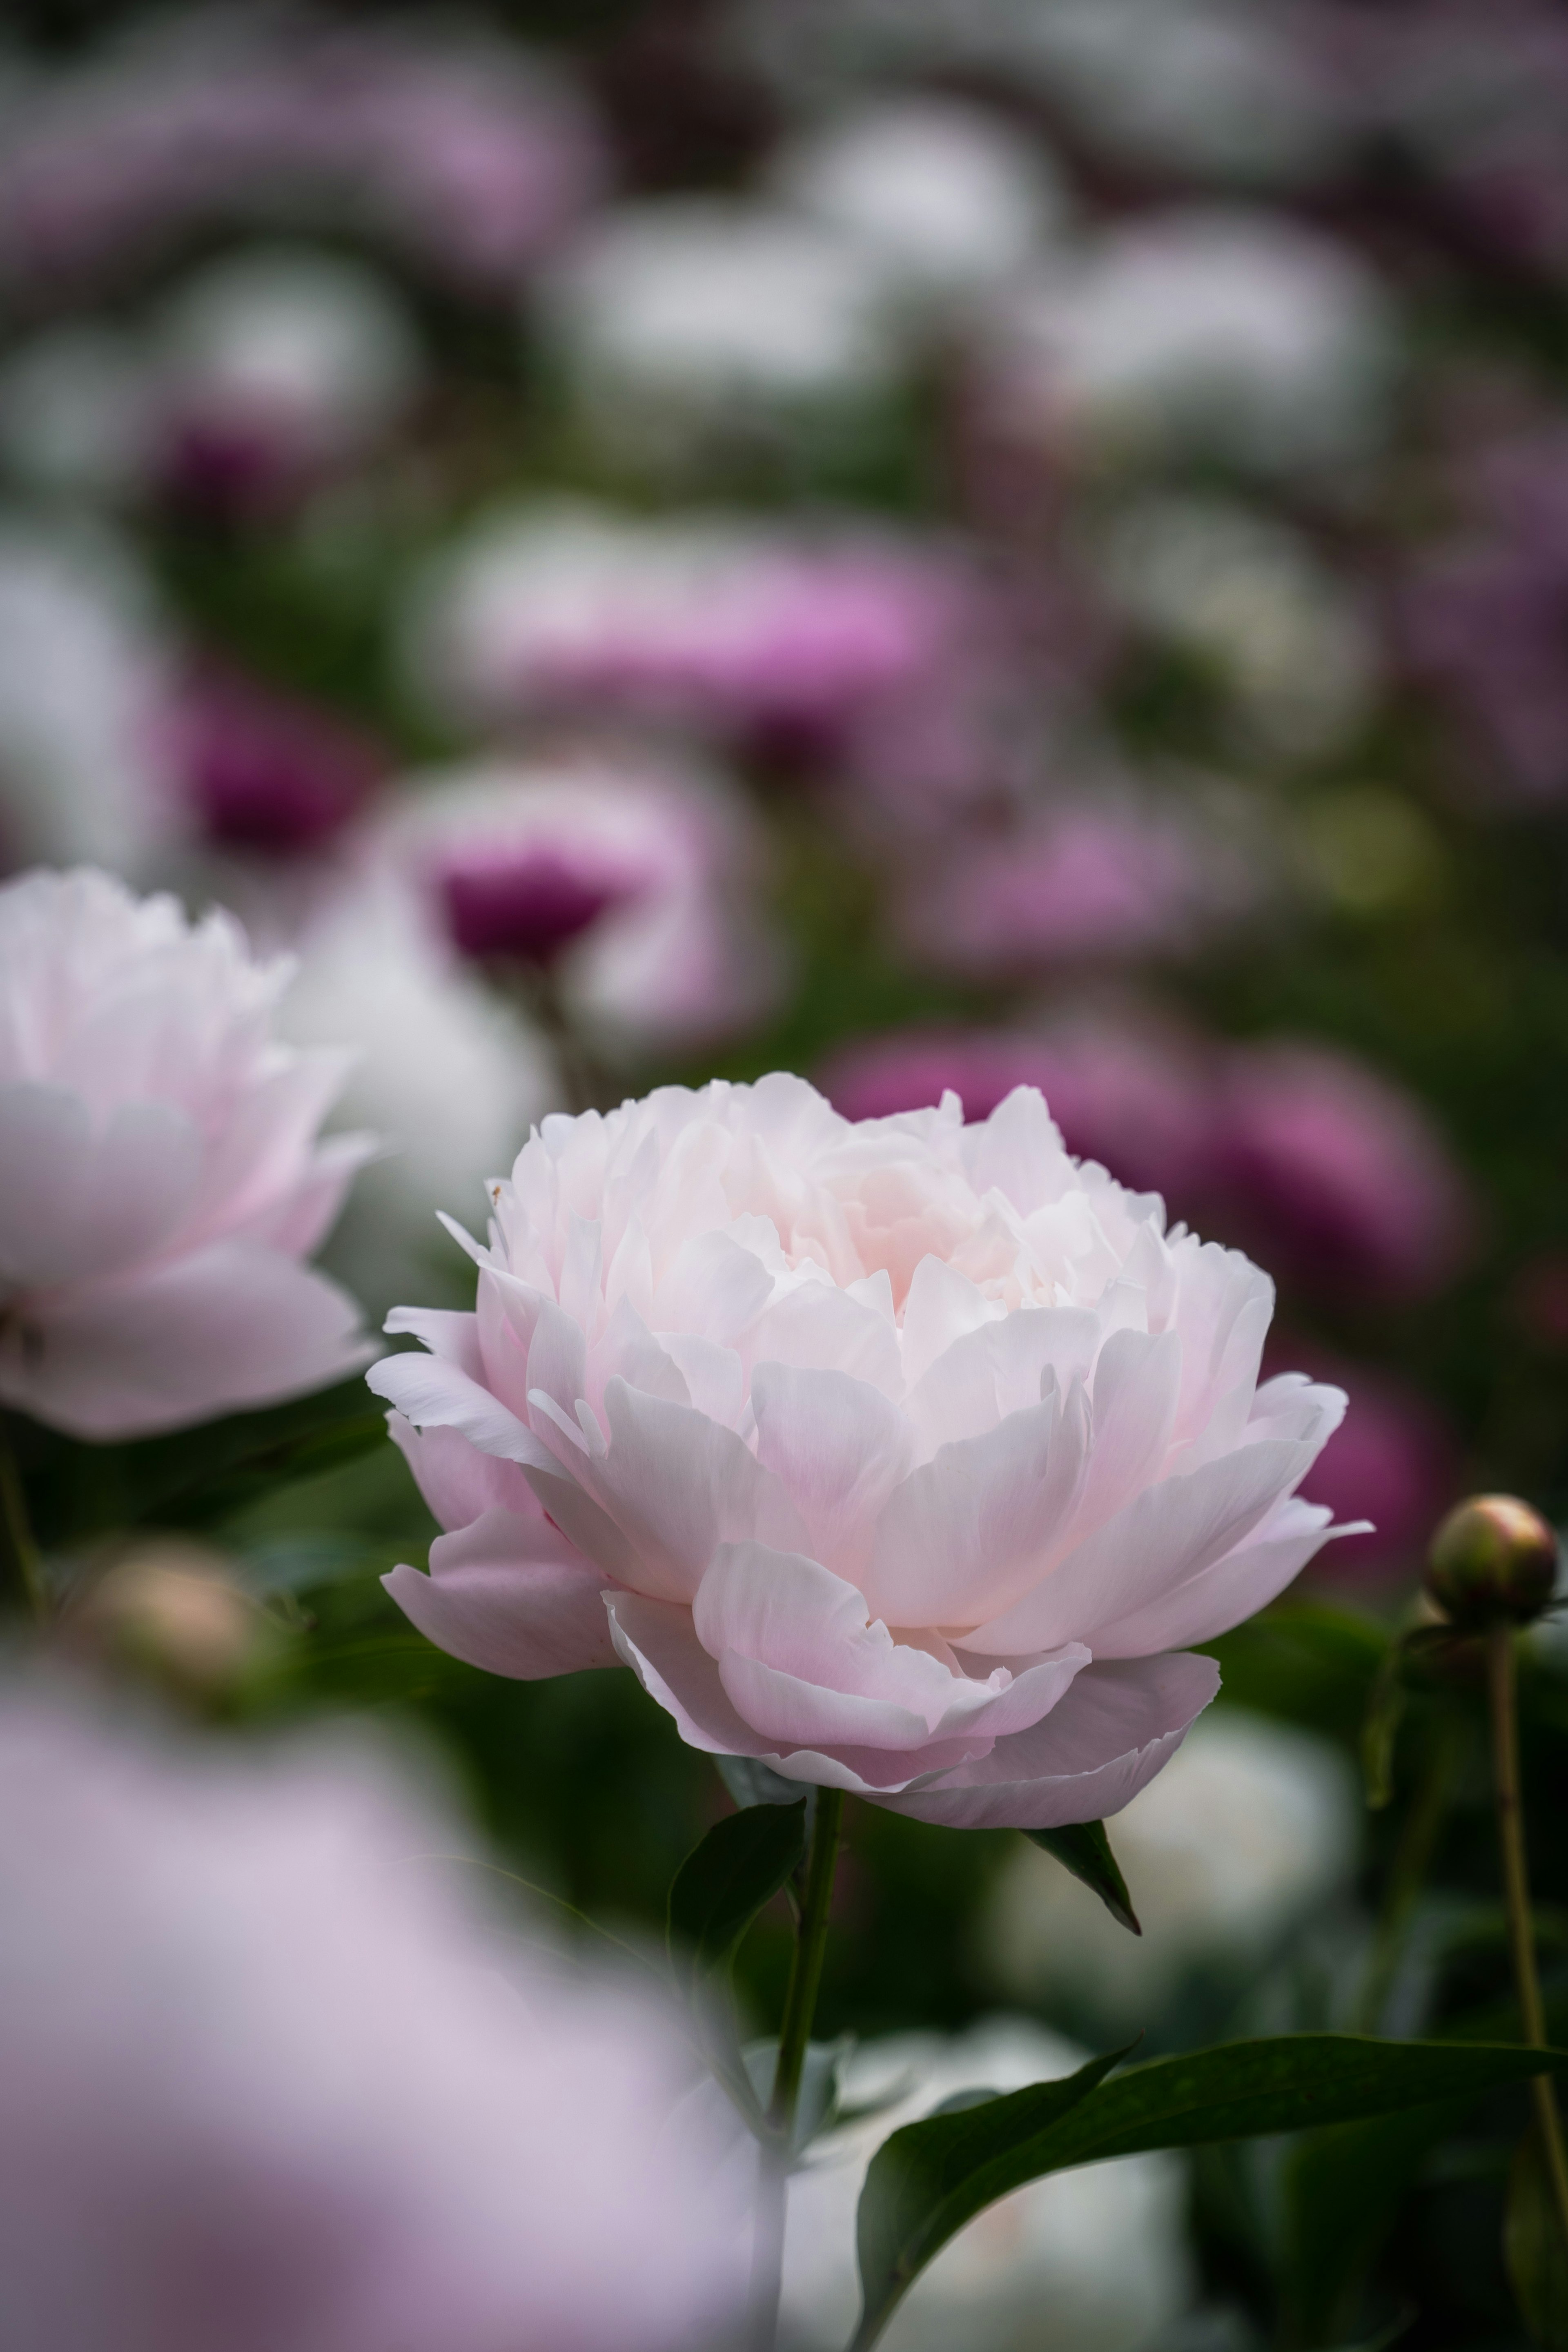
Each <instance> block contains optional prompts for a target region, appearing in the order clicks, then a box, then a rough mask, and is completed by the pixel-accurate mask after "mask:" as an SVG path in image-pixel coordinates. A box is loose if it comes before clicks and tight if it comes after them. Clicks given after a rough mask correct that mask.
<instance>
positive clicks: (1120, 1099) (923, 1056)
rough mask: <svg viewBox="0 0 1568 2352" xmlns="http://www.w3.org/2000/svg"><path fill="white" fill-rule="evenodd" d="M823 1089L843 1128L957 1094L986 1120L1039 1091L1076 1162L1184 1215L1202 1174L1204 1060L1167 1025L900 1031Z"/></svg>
mask: <svg viewBox="0 0 1568 2352" xmlns="http://www.w3.org/2000/svg"><path fill="white" fill-rule="evenodd" d="M820 1083H821V1086H822V1089H823V1092H824V1093H825V1094H826V1096H827V1097H828V1098H829V1100H830V1101H831V1102H832V1103H833V1105H834V1107H835V1108H836V1109H837V1110H839V1111H841V1112H842V1113H843V1115H844V1117H845V1118H888V1117H889V1116H890V1115H891V1114H893V1113H895V1112H898V1111H906V1110H922V1109H924V1108H927V1107H928V1106H934V1105H935V1104H937V1103H939V1102H940V1101H941V1100H942V1096H943V1094H944V1093H945V1092H946V1091H947V1089H948V1088H949V1087H951V1088H952V1091H953V1093H954V1094H956V1095H957V1096H958V1097H959V1098H960V1099H961V1101H962V1102H963V1108H964V1115H965V1117H966V1118H989V1116H990V1114H991V1112H992V1111H993V1110H994V1108H995V1107H996V1105H997V1104H998V1103H999V1102H1001V1101H1003V1100H1004V1099H1005V1097H1006V1096H1007V1095H1009V1094H1010V1093H1011V1092H1012V1090H1013V1088H1014V1087H1038V1088H1039V1090H1040V1092H1041V1093H1042V1094H1043V1095H1044V1096H1045V1097H1046V1100H1047V1103H1048V1104H1049V1106H1050V1111H1051V1117H1052V1118H1054V1119H1055V1120H1056V1123H1057V1125H1058V1127H1059V1128H1060V1129H1061V1131H1062V1140H1063V1142H1064V1143H1065V1144H1066V1145H1067V1148H1068V1150H1069V1151H1070V1152H1072V1153H1074V1154H1075V1155H1076V1156H1077V1157H1078V1158H1079V1159H1083V1160H1098V1161H1099V1163H1100V1166H1101V1167H1103V1168H1106V1169H1109V1170H1110V1173H1111V1174H1112V1175H1113V1176H1114V1177H1115V1178H1116V1179H1117V1180H1118V1181H1119V1182H1121V1183H1123V1184H1131V1185H1132V1186H1133V1187H1134V1188H1135V1189H1136V1190H1138V1191H1141V1192H1142V1191H1147V1192H1160V1193H1161V1194H1162V1195H1163V1196H1164V1197H1165V1198H1166V1199H1167V1200H1168V1201H1169V1202H1172V1203H1173V1204H1175V1205H1176V1207H1177V1209H1178V1211H1179V1209H1180V1205H1181V1204H1182V1202H1184V1201H1185V1200H1187V1199H1188V1198H1190V1197H1191V1196H1192V1195H1193V1194H1194V1192H1195V1191H1196V1190H1197V1187H1198V1185H1199V1184H1200V1183H1201V1181H1202V1180H1203V1175H1204V1171H1205V1165H1206V1156H1207V1151H1208V1147H1209V1139H1210V1129H1211V1120H1210V1108H1209V1100H1208V1096H1209V1084H1210V1074H1209V1069H1208V1065H1207V1061H1206V1057H1205V1054H1204V1051H1203V1049H1202V1047H1201V1045H1199V1044H1198V1042H1197V1041H1196V1040H1194V1039H1193V1038H1191V1037H1189V1036H1188V1035H1187V1034H1186V1033H1185V1032H1184V1031H1183V1030H1181V1029H1179V1028H1173V1027H1171V1026H1168V1025H1159V1024H1140V1023H1136V1022H1131V1021H1116V1020H1111V1019H1108V1018H1100V1017H1097V1016H1095V1015H1092V1014H1089V1015H1085V1016H1082V1017H1080V1018H1078V1019H1075V1020H1072V1021H1068V1022H1058V1023H1055V1024H1051V1025H1050V1026H1049V1027H1047V1028H1046V1029H1043V1030H1039V1031H1031V1030H1024V1029H1015V1030H1005V1029H994V1030H987V1029H946V1030H942V1029H929V1030H928V1029H903V1030H894V1031H892V1032H891V1033H890V1034H888V1035H886V1036H883V1037H873V1038H864V1039H861V1040H858V1042H857V1043H856V1044H854V1045H847V1046H843V1047H841V1048H840V1049H839V1051H838V1052H837V1054H835V1055H833V1057H832V1059H831V1060H830V1061H829V1062H828V1063H827V1065H826V1067H825V1068H824V1070H823V1071H822V1073H821V1076H820Z"/></svg>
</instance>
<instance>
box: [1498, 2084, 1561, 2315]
mask: <svg viewBox="0 0 1568 2352" xmlns="http://www.w3.org/2000/svg"><path fill="white" fill-rule="evenodd" d="M1502 2250H1503V2262H1504V2264H1505V2266H1506V2268H1507V2271H1508V2279H1509V2284H1510V2286H1511V2287H1512V2289H1513V2292H1514V2299H1515V2301H1516V2302H1517V2303H1518V2305H1519V2309H1520V2316H1521V2318H1522V2319H1523V2321H1524V2324H1525V2326H1526V2327H1528V2329H1529V2330H1530V2333H1531V2337H1532V2338H1533V2340H1534V2341H1535V2342H1536V2343H1537V2344H1542V2345H1544V2346H1545V2347H1546V2352H1568V2245H1565V2244H1564V2242H1563V2222H1562V2219H1561V2217H1560V2215H1559V2214H1558V2211H1557V2205H1556V2200H1555V2199H1554V2198H1553V2196H1552V2181H1551V2179H1550V2176H1549V2174H1548V2172H1547V2168H1546V2160H1545V2158H1544V2156H1543V2154H1542V2147H1541V2137H1540V2133H1539V2131H1538V2129H1537V2126H1536V2124H1535V2121H1534V2119H1533V2117H1532V2118H1531V2126H1530V2128H1529V2130H1528V2131H1527V2132H1526V2133H1525V2135H1524V2137H1523V2138H1522V2139H1521V2141H1520V2143H1519V2146H1518V2147H1517V2148H1516V2149H1515V2151H1514V2158H1513V2162H1512V2164H1511V2165H1510V2168H1509V2175H1508V2201H1507V2203H1506V2205H1505V2206H1504V2208H1503V2224H1502Z"/></svg>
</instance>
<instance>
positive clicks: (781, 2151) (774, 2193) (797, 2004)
mask: <svg viewBox="0 0 1568 2352" xmlns="http://www.w3.org/2000/svg"><path fill="white" fill-rule="evenodd" d="M843 1818H844V1791H843V1790H842V1789H818V1790H817V1792H816V1824H815V1827H814V1828H813V1831H812V1838H811V1851H810V1853H808V1855H807V1856H806V1864H805V1888H804V1890H803V1892H802V1895H801V1899H800V1916H799V1919H798V1922H797V1924H796V1928H795V1957H794V1958H793V1960H792V1961H791V1963H790V1972H789V1989H788V1990H787V1991H786V1993H785V1995H784V2019H783V2022H782V2023H781V2025H780V2027H779V2054H778V2061H777V2063H776V2064H775V2066H774V2068H773V2096H772V2098H771V2100H770V2101H769V2103H768V2116H767V2130H766V2135H765V2137H764V2138H763V2147H762V2156H761V2162H760V2165H759V2169H758V2184H757V2232H756V2240H755V2244H754V2248H753V2253H752V2327H751V2352H773V2347H774V2345H775V2344H776V2343H777V2341H778V2324H779V2295H780V2293H781V2290H782V2287H783V2284H784V2206H785V2200H786V2194H787V2189H788V2183H789V2170H790V2159H791V2158H792V2156H793V2154H794V2146H795V2114H796V2110H797V2109H798V2107H799V2105H800V2085H801V2078H802V2076H803V2074H805V2053H806V2052H807V2050H808V2049H809V2048H810V2046H811V2027H812V2021H813V2019H814V2018H815V2017H816V1996H817V1992H818V1990H819V1989H820V1987H821V1984H822V1963H823V1960H824V1958H825V1957H826V1951H827V1925H828V1914H829V1912H830V1910H831V1908H832V1904H833V1881H834V1875H835V1873H836V1871H837V1864H838V1842H839V1832H840V1828H841V1824H842V1822H843Z"/></svg>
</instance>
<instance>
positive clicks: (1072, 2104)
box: [851, 2033, 1568, 2352]
mask: <svg viewBox="0 0 1568 2352" xmlns="http://www.w3.org/2000/svg"><path fill="white" fill-rule="evenodd" d="M1124 2054H1125V2053H1115V2054H1113V2055H1111V2056H1110V2057H1109V2058H1103V2059H1095V2060H1091V2061H1090V2063H1089V2065H1087V2066H1085V2067H1083V2068H1081V2069H1080V2070H1079V2073H1078V2074H1075V2075H1071V2076H1069V2077H1068V2079H1067V2081H1066V2082H1060V2083H1042V2084H1035V2085H1033V2086H1032V2087H1031V2088H1029V2089H1027V2090H1024V2091H1016V2092H1014V2093H1012V2094H1011V2095H1009V2096H1007V2097H1005V2098H998V2099H993V2100H989V2101H987V2102H986V2103H984V2105H980V2106H977V2107H973V2108H972V2109H970V2110H969V2112H968V2113H967V2114H963V2115H958V2116H952V2115H949V2116H928V2117H927V2118H926V2119H925V2121H923V2122H921V2123H918V2124H910V2125H906V2126H905V2127H904V2129H903V2130H901V2131H897V2132H895V2133H894V2134H893V2135H892V2137H891V2138H890V2139H889V2140H888V2141H887V2142H886V2143H885V2145H884V2146H883V2147H881V2148H879V2150H878V2153H877V2155H876V2156H875V2157H874V2158H873V2159H872V2162H871V2167H870V2170H869V2171H868V2174H867V2178H866V2186H865V2189H864V2190H863V2191H862V2193H861V2199H860V2210H859V2217H858V2251H859V2258H860V2277H861V2284H862V2290H863V2294H864V2298H865V2300H864V2310H863V2315H862V2318H861V2322H860V2326H859V2328H858V2332H857V2334H856V2336H855V2338H854V2343H853V2345H852V2347H851V2352H865V2347H868V2346H869V2345H871V2344H874V2343H875V2342H876V2340H877V2337H878V2336H879V2335H880V2333H881V2331H882V2328H883V2326H885V2325H886V2322H887V2320H888V2318H889V2315H890V2314H891V2313H892V2311H893V2309H894V2307H895V2305H897V2303H898V2302H899V2300H900V2297H901V2296H902V2294H904V2293H905V2291H906V2290H907V2289H908V2287H909V2286H910V2284H911V2282H912V2281H913V2280H914V2279H915V2278H916V2277H917V2276H918V2275H919V2273H920V2272H921V2271H922V2270H923V2269H924V2267H925V2265H926V2264H927V2263H929V2262H930V2261H931V2258H932V2256H933V2255H934V2254H936V2253H938V2252H940V2251H941V2249H942V2247H943V2246H944V2245H945V2244H946V2243H947V2242H948V2240H949V2239H950V2238H952V2236H953V2235H954V2234H955V2233H956V2232H957V2231H959V2230H961V2229H962V2228H963V2224H964V2223H965V2222H966V2221H970V2220H972V2219H973V2216H974V2215H975V2214H976V2213H978V2212H981V2211H983V2210H984V2208H985V2207H986V2206H988V2205H991V2204H994V2202H995V2200H997V2199H998V2198H999V2197H1005V2196H1006V2195H1007V2194H1008V2193H1009V2192H1010V2191H1011V2190H1012V2189H1018V2188H1021V2187H1022V2186H1023V2185H1024V2183H1025V2182H1026V2181H1030V2180H1037V2179H1041V2178H1042V2177H1043V2176H1044V2175H1045V2174H1047V2173H1049V2172H1058V2171H1062V2170H1065V2169H1067V2168H1069V2167H1071V2166H1074V2165H1079V2164H1091V2163H1096V2162H1099V2161H1100V2159H1101V2158H1105V2157H1111V2156H1131V2155H1135V2154H1138V2153H1140V2152H1141V2151H1142V2150H1144V2149H1147V2148H1163V2147H1196V2146H1198V2145H1200V2144H1202V2143H1204V2142H1205V2141H1213V2140H1226V2139H1245V2138H1253V2137H1259V2136H1263V2135H1273V2134H1276V2133H1281V2132H1291V2131H1300V2130H1303V2129H1305V2128H1307V2127H1309V2126H1326V2125H1331V2124H1342V2123H1350V2122H1353V2121H1356V2120H1358V2119H1360V2118H1363V2117H1370V2116H1378V2115H1387V2114H1391V2113H1394V2112H1396V2111H1398V2110H1400V2109H1403V2108H1408V2107H1416V2106H1432V2105H1437V2104H1438V2103H1440V2102H1442V2101H1445V2100H1450V2099H1452V2100H1459V2099H1474V2098H1479V2097H1480V2096H1481V2095H1483V2094H1484V2093H1486V2092H1488V2091H1492V2090H1496V2089H1499V2088H1500V2087H1501V2086H1503V2085H1505V2084H1512V2083H1519V2082H1523V2081H1525V2080H1527V2079H1528V2078H1529V2077H1530V2076H1531V2074H1537V2073H1539V2072H1540V2071H1541V2067H1542V2054H1543V2053H1541V2052H1540V2051H1535V2050H1529V2049H1524V2048H1521V2047H1518V2046H1512V2047H1505V2048H1499V2047H1496V2046H1494V2045H1490V2044H1487V2045H1480V2044H1474V2043H1471V2044H1459V2043H1444V2042H1374V2041H1371V2040H1365V2039H1363V2038H1361V2037H1359V2036H1356V2035H1351V2034H1332V2033H1300V2034H1287V2035H1282V2036H1279V2037H1276V2038H1273V2039H1270V2040H1267V2041H1260V2042H1231V2043H1229V2044H1227V2045H1225V2046H1222V2047H1221V2048H1219V2049H1215V2050H1200V2051H1195V2052H1193V2053H1189V2054H1187V2055H1184V2056H1182V2057H1176V2058H1160V2059H1154V2060H1152V2061H1151V2062H1150V2063H1148V2064H1146V2065H1142V2066H1137V2067H1133V2068H1131V2069H1130V2070H1129V2072H1128V2073H1127V2074H1123V2075H1121V2077H1120V2078H1119V2079H1118V2080H1117V2081H1116V2082H1114V2083H1106V2082H1105V2081H1104V2079H1103V2078H1104V2077H1105V2075H1106V2074H1109V2073H1110V2069H1111V2068H1112V2067H1113V2066H1115V2065H1116V2064H1117V2063H1119V2058H1120V2056H1121V2055H1124ZM1544 2054H1545V2056H1546V2059H1547V2063H1548V2064H1549V2065H1550V2066H1552V2067H1553V2068H1558V2067H1562V2068H1568V2053H1561V2052H1551V2053H1544Z"/></svg>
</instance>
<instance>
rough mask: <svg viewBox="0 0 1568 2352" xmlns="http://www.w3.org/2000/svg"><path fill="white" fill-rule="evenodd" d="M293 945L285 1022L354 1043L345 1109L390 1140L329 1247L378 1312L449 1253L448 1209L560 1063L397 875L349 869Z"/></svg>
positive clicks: (506, 1148)
mask: <svg viewBox="0 0 1568 2352" xmlns="http://www.w3.org/2000/svg"><path fill="white" fill-rule="evenodd" d="M296 946H297V951H298V953H299V957H300V970H299V973H298V976H297V977H296V979H295V981H294V984H293V986H292V987H291V988H290V990H289V995H288V997H287V999H286V1000H285V1003H284V1005H283V1010H282V1023H281V1025H282V1027H283V1029H284V1031H285V1033H286V1034H288V1035H289V1036H290V1037H291V1038H293V1039H294V1040H296V1041H297V1042H298V1043H300V1044H301V1045H313V1044H317V1043H320V1042H322V1041H325V1040H329V1039H330V1040H331V1041H332V1042H333V1043H335V1044H337V1045H346V1046H348V1047H350V1048H351V1049H352V1051H353V1063H352V1065H351V1067H350V1072H349V1076H348V1080H347V1083H346V1085H345V1087H344V1090H343V1094H342V1099H341V1102H340V1105H339V1117H340V1118H342V1119H343V1120H345V1121H347V1122H349V1123H351V1124H353V1125H355V1126H358V1125H365V1126H369V1127H371V1128H373V1129H374V1131H375V1132H376V1134H378V1135H379V1136H381V1137H382V1138H383V1139H384V1144H385V1147H386V1148H385V1151H384V1156H383V1157H382V1158H381V1159H379V1160H376V1161H375V1162H374V1164H373V1165H372V1166H371V1167H369V1168H366V1169H365V1170H364V1171H363V1173H362V1175H361V1177H360V1180H359V1182H358V1184H357V1185H356V1186H355V1188H354V1194H353V1201H352V1202H351V1203H350V1207H349V1210H348V1212H347V1213H346V1214H345V1215H344V1217H343V1218H342V1223H340V1225H339V1227H338V1230H337V1232H336V1234H334V1236H333V1239H332V1244H331V1250H330V1252H329V1254H328V1262H329V1264H330V1265H331V1267H332V1268H333V1270H334V1271H335V1272H336V1273H338V1274H339V1275H340V1276H341V1277H342V1279H343V1280H344V1281H345V1282H347V1283H348V1285H349V1286H350V1287H351V1288H352V1289H353V1292H354V1293H355V1295H356V1297H359V1298H360V1299H361V1300H362V1301H363V1304H364V1305H365V1306H366V1307H367V1308H369V1309H370V1310H371V1311H372V1312H373V1313H376V1314H379V1313H381V1312H384V1309H385V1308H387V1307H391V1306H393V1305H395V1303H396V1301H397V1300H398V1299H399V1298H400V1297H403V1296H404V1295H405V1291H406V1289H407V1287H408V1285H409V1283H410V1282H411V1281H416V1280H419V1279H427V1278H428V1276H427V1270H426V1259H427V1258H437V1259H438V1258H439V1257H440V1256H441V1255H442V1249H441V1245H442V1243H443V1240H444V1237H443V1235H442V1234H441V1232H440V1228H439V1226H438V1225H437V1209H438V1208H441V1207H444V1206H445V1205H446V1204H447V1202H450V1201H454V1200H455V1201H459V1202H461V1201H467V1202H469V1203H470V1205H471V1206H473V1207H474V1209H475V1213H478V1205H479V1202H480V1198H481V1190H482V1187H483V1186H484V1184H485V1182H486V1181H487V1180H488V1179H489V1178H490V1177H492V1176H495V1175H497V1174H499V1173H500V1172H501V1171H504V1170H505V1169H507V1168H510V1165H511V1162H512V1160H513V1158H514V1157H515V1155H516V1153H517V1151H518V1150H519V1148H520V1147H521V1144H522V1142H523V1140H524V1139H525V1138H526V1136H527V1134H528V1130H529V1128H530V1126H531V1123H532V1121H533V1120H534V1119H535V1118H541V1117H542V1115H543V1114H544V1112H546V1111H547V1110H552V1109H554V1108H557V1107H558V1100H557V1096H556V1093H555V1076H554V1072H553V1068H552V1061H551V1056H550V1053H549V1049H548V1047H547V1046H546V1045H544V1043H543V1040H542V1038H540V1037H539V1036H538V1035H537V1034H536V1033H535V1032H534V1031H533V1030H531V1028H530V1027H529V1026H528V1025H527V1024H525V1022H524V1021H523V1020H522V1018H521V1014H520V1013H517V1012H515V1011H514V1010H513V1009H512V1008H511V1007H510V1006H509V1005H508V1004H506V1003H503V1002H502V1001H501V999H500V997H498V996H497V995H495V994H494V993H493V992H491V991H490V990H489V989H487V988H486V987H485V985H484V983H483V982H481V981H480V980H479V979H478V978H476V977H475V976H474V975H473V974H472V973H471V972H470V971H468V970H466V969H465V968H464V967H463V965H462V964H461V962H460V961H459V960H458V958H457V957H456V956H455V955H453V954H450V953H448V952H446V951H444V950H443V948H442V945H441V943H440V941H439V940H437V937H436V935H435V933H434V930H433V929H432V927H431V926H430V925H429V924H428V923H427V922H426V920H425V919H424V916H423V912H422V910H421V909H420V908H419V907H418V906H417V905H416V903H415V901H414V899H413V898H412V895H411V894H410V893H408V892H407V891H405V889H403V888H402V887H398V886H397V884H396V883H395V881H394V879H393V878H392V877H387V876H385V875H361V876H358V877H355V878H353V879H352V880H351V881H349V882H348V883H347V884H345V886H344V887H342V890H341V892H339V893H338V895H336V896H335V897H333V898H331V899H329V901H328V902H327V903H326V905H325V906H324V907H322V908H321V910H320V912H319V913H318V915H317V917H316V919H314V921H312V922H310V923H309V924H308V925H307V927H306V929H305V930H304V931H303V933H302V934H301V935H300V938H299V940H297V942H296Z"/></svg>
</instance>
